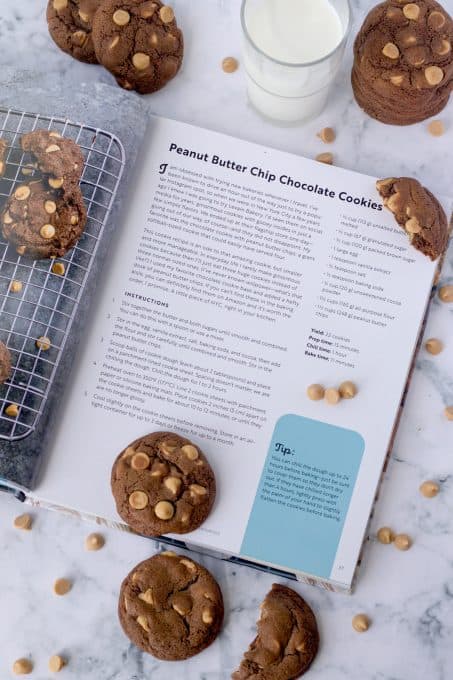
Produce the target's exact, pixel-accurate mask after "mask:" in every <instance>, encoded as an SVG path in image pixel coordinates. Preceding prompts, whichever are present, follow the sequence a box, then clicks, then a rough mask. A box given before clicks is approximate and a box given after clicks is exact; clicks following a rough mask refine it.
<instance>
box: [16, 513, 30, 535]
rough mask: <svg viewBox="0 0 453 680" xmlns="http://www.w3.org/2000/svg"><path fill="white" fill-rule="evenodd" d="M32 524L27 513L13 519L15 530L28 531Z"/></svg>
mask: <svg viewBox="0 0 453 680" xmlns="http://www.w3.org/2000/svg"><path fill="white" fill-rule="evenodd" d="M32 524H33V519H32V516H31V515H29V514H28V513H27V512H26V513H25V514H23V515H19V516H18V517H16V518H15V519H14V526H15V528H16V529H22V530H23V531H30V529H31V527H32Z"/></svg>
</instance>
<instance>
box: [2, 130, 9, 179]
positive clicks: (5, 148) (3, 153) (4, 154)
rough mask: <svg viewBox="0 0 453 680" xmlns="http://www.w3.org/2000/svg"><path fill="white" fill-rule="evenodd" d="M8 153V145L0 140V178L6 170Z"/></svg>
mask: <svg viewBox="0 0 453 680" xmlns="http://www.w3.org/2000/svg"><path fill="white" fill-rule="evenodd" d="M7 151H8V144H7V143H6V142H5V140H4V139H0V177H3V175H4V174H5V170H6V160H5V159H6V153H7Z"/></svg>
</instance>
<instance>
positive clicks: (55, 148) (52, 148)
mask: <svg viewBox="0 0 453 680" xmlns="http://www.w3.org/2000/svg"><path fill="white" fill-rule="evenodd" d="M81 33H84V31H81ZM85 35H86V33H85ZM56 151H61V149H60V147H59V146H58V144H50V146H48V147H47V149H46V153H55V152H56Z"/></svg>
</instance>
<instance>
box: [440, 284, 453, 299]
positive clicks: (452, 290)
mask: <svg viewBox="0 0 453 680" xmlns="http://www.w3.org/2000/svg"><path fill="white" fill-rule="evenodd" d="M439 298H440V299H441V300H442V302H453V286H442V288H440V289H439Z"/></svg>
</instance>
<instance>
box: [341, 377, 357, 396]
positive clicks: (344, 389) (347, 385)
mask: <svg viewBox="0 0 453 680" xmlns="http://www.w3.org/2000/svg"><path fill="white" fill-rule="evenodd" d="M339 392H340V396H341V397H342V399H353V398H354V397H355V395H356V394H357V385H356V384H355V383H353V382H352V381H351V380H345V381H344V382H342V383H341V385H340V387H339Z"/></svg>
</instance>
